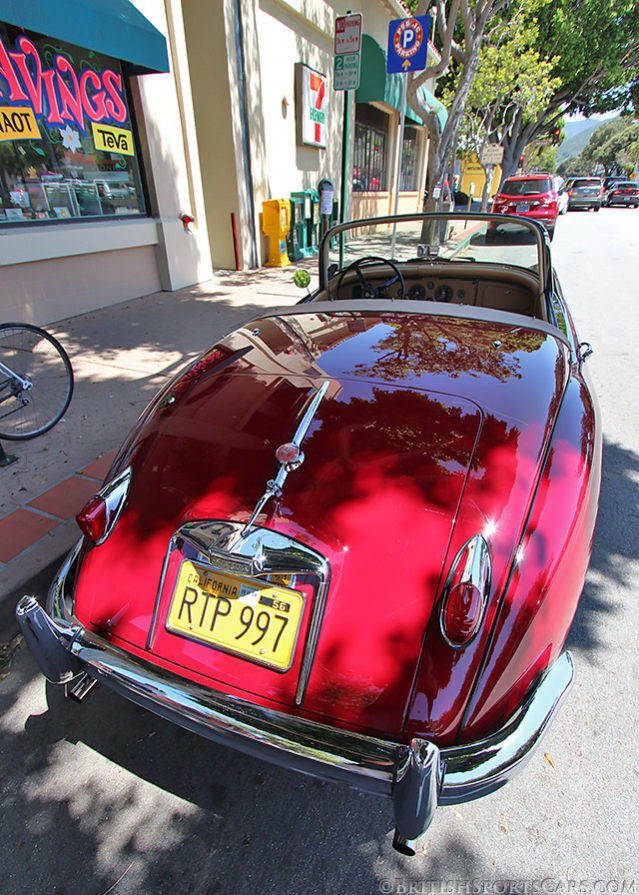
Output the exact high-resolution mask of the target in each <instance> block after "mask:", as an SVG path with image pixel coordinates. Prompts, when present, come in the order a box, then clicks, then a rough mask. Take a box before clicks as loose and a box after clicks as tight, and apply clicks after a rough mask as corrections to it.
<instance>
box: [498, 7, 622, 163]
mask: <svg viewBox="0 0 639 895" xmlns="http://www.w3.org/2000/svg"><path fill="white" fill-rule="evenodd" d="M535 17H536V20H537V23H538V26H539V36H538V41H537V49H538V50H539V53H540V55H541V57H542V58H543V59H545V60H547V61H548V60H552V61H553V67H552V76H553V77H555V78H558V79H559V80H560V86H559V87H558V88H557V89H556V90H555V91H554V93H553V95H552V97H551V98H550V101H549V102H548V103H547V105H546V107H545V108H544V109H542V110H540V111H539V112H538V113H537V114H536V115H533V116H530V115H527V114H526V111H525V110H522V112H521V114H519V115H518V116H516V118H515V120H514V121H513V125H512V128H511V129H510V131H509V133H508V134H507V135H506V137H505V139H504V140H503V145H504V148H505V153H504V163H503V166H502V167H503V174H504V176H508V175H509V174H511V173H512V172H513V171H514V170H515V169H516V166H517V159H518V157H519V155H520V154H521V153H522V152H523V150H524V148H525V146H527V145H528V144H529V143H531V142H532V141H533V140H535V139H537V138H539V137H540V136H544V135H549V134H551V133H552V131H553V130H554V128H555V126H556V124H557V122H558V121H559V120H560V119H561V118H562V117H563V115H565V114H567V113H571V112H577V111H580V112H583V113H584V114H586V115H592V114H594V113H596V112H606V111H609V110H611V109H631V108H634V101H635V99H639V3H638V2H637V0H553V2H552V3H549V4H546V5H544V6H542V7H541V8H540V9H539V10H538V11H537V13H536V16H535Z"/></svg>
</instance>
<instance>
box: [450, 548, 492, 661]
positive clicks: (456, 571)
mask: <svg viewBox="0 0 639 895" xmlns="http://www.w3.org/2000/svg"><path fill="white" fill-rule="evenodd" d="M491 578H492V560H491V557H490V550H489V548H488V544H487V543H486V541H485V540H484V538H483V537H482V536H481V535H475V537H474V538H471V539H470V540H469V541H466V543H465V544H464V546H463V547H462V548H461V550H460V551H459V553H458V554H457V556H456V557H455V559H454V560H453V563H452V565H451V568H450V571H449V573H448V576H447V578H446V583H445V584H444V593H443V599H442V604H441V609H440V616H439V626H440V630H441V633H442V635H443V637H444V640H445V641H446V642H447V643H448V645H449V646H452V647H453V649H460V648H461V647H463V646H466V644H467V643H470V641H471V640H472V639H473V637H474V636H475V634H476V633H477V632H478V631H479V628H480V625H481V622H482V619H483V617H484V611H485V609H486V602H487V600H488V593H489V591H490V583H491Z"/></svg>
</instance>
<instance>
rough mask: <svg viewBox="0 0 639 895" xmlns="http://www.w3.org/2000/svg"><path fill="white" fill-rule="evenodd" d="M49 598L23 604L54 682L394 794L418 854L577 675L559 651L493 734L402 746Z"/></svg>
mask: <svg viewBox="0 0 639 895" xmlns="http://www.w3.org/2000/svg"><path fill="white" fill-rule="evenodd" d="M70 559H71V557H70ZM69 564H70V563H69ZM57 583H58V584H60V579H58V582H57ZM59 595H60V594H59V591H58V593H57V596H58V597H59ZM52 605H53V612H52V614H51V615H49V614H47V613H46V612H45V611H44V609H42V607H41V606H40V605H39V604H38V603H37V602H36V600H35V599H34V598H33V597H28V596H27V597H23V598H22V600H21V601H20V603H19V604H18V607H17V610H16V615H17V618H18V621H19V623H20V627H21V629H22V633H23V635H24V638H25V640H26V642H27V644H28V646H29V648H30V650H31V652H32V653H33V654H34V656H35V658H36V660H37V661H38V664H39V666H40V669H41V671H42V673H43V674H44V675H45V677H47V678H48V679H49V680H51V681H53V682H54V683H65V682H69V681H70V680H72V679H73V678H74V677H75V676H77V675H79V674H88V675H89V676H90V677H91V678H94V679H96V680H97V681H99V682H101V683H104V684H106V685H107V686H108V687H110V688H111V689H113V690H115V691H116V692H118V693H120V694H121V695H123V696H125V697H126V698H127V699H129V700H131V701H132V702H134V703H136V704H137V705H140V706H143V707H144V708H147V709H150V710H151V711H153V712H155V713H156V714H158V715H161V716H162V717H164V718H167V719H168V720H170V721H173V722H175V723H177V724H180V725H181V726H182V727H185V728H187V729H188V730H191V731H194V732H195V733H199V734H201V735H203V736H205V737H208V738H209V739H211V740H214V741H216V742H219V743H222V744H224V745H229V746H232V747H233V748H236V749H239V750H241V751H242V752H246V753H248V754H249V755H254V756H255V757H257V758H261V759H266V760H268V761H271V762H274V763H275V764H279V765H282V766H284V767H287V768H292V769H294V770H297V771H301V772H303V773H307V774H311V775H312V776H315V777H319V778H322V779H325V780H334V781H343V782H346V783H348V784H350V785H352V786H355V787H356V788H358V789H361V790H364V791H366V792H370V793H376V794H379V795H386V796H390V797H391V798H392V800H393V805H394V809H395V822H396V827H397V830H396V835H395V845H396V847H398V848H399V849H400V850H402V851H404V852H406V853H411V852H410V846H409V844H408V842H409V841H410V840H413V839H415V838H417V836H419V835H420V834H421V833H422V832H423V831H424V830H425V829H426V828H427V826H428V825H429V823H430V821H431V820H432V817H433V813H434V811H435V808H436V807H437V805H438V804H440V805H451V804H456V803H459V802H465V801H468V800H470V799H475V798H478V797H479V796H483V795H486V794H487V793H490V792H493V791H494V790H496V789H498V788H499V787H500V786H503V784H504V783H506V782H507V781H508V780H509V779H510V777H512V776H513V774H514V773H515V772H516V771H517V770H519V768H520V767H522V766H523V765H524V764H525V762H526V760H527V759H528V758H529V757H530V755H531V753H532V750H533V748H534V747H535V745H536V744H537V742H538V741H539V739H540V738H541V736H542V735H543V733H544V731H545V730H546V728H547V727H548V725H549V724H550V722H551V721H552V719H553V717H554V715H555V713H556V711H557V709H558V708H559V706H560V705H561V703H562V701H563V699H564V697H565V696H566V694H567V693H568V690H569V689H570V686H571V684H572V679H573V673H574V669H573V663H572V659H571V657H570V654H569V653H567V652H564V653H562V655H561V656H560V657H559V658H558V659H557V661H556V662H555V663H554V665H553V666H552V667H551V668H550V669H549V670H548V671H547V673H546V674H545V675H544V677H543V678H542V679H541V680H540V681H539V683H538V684H537V686H536V687H535V689H534V690H533V691H532V693H531V694H530V695H529V696H528V698H527V699H526V701H525V703H523V704H522V705H521V707H520V708H519V710H518V711H517V712H516V713H515V715H513V716H512V718H511V719H510V720H509V721H508V723H507V724H505V725H504V726H503V727H502V728H501V729H500V730H498V731H497V732H496V733H494V734H493V735H492V736H490V737H487V738H486V739H483V740H479V741H477V742H474V743H469V744H466V745H463V746H454V747H451V748H445V749H439V748H438V747H437V746H436V745H435V744H434V743H431V742H429V741H427V740H423V739H414V740H412V741H411V742H410V743H409V744H406V745H404V744H397V743H394V742H389V741H385V740H381V739H377V738H375V737H369V736H364V735H362V734H358V733H352V732H349V731H345V730H341V729H339V728H334V727H330V726H328V725H325V724H319V723H317V722H314V721H308V720H306V719H303V718H298V717H295V716H293V715H289V714H286V713H284V712H279V711H275V710H273V709H268V708H264V707H263V706H259V705H255V704H253V703H251V702H248V701H246V700H243V699H239V698H237V697H233V696H228V695H225V694H223V693H220V692H217V691H215V690H211V689H209V688H208V687H205V686H202V685H199V684H195V683H192V682H191V681H188V680H186V679H184V678H182V677H179V676H178V675H175V674H172V673H171V672H168V671H165V670H164V669H162V668H158V667H157V666H155V665H152V664H151V663H150V662H147V661H144V660H142V659H139V658H137V657H135V656H132V655H131V654H130V653H127V652H125V651H124V650H122V649H120V648H119V647H116V646H113V644H111V643H109V641H107V640H106V639H104V638H103V637H100V636H99V635H97V634H94V633H92V632H90V631H87V630H85V629H84V628H83V627H82V626H81V625H80V624H79V623H77V621H75V620H74V619H72V618H69V616H68V613H67V612H64V611H63V609H62V602H61V600H59V599H56V594H54V599H53V603H52ZM56 609H58V610H59V611H56ZM64 615H66V616H67V617H66V618H65V617H63V616H64Z"/></svg>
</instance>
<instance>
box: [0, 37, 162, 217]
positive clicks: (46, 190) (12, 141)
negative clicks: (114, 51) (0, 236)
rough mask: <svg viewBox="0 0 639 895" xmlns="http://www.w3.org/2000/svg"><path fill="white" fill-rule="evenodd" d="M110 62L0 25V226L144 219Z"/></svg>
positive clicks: (116, 74) (123, 103)
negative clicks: (129, 217) (110, 218)
mask: <svg viewBox="0 0 639 895" xmlns="http://www.w3.org/2000/svg"><path fill="white" fill-rule="evenodd" d="M136 153H137V150H136V146H135V141H134V138H133V121H132V117H131V114H130V112H129V108H128V102H127V98H126V92H125V87H124V76H123V74H122V69H121V66H120V63H119V61H117V60H116V59H112V58H110V57H107V56H103V55H101V54H100V53H96V52H94V51H93V50H86V49H81V48H79V47H75V46H71V45H70V44H66V43H64V42H62V41H59V40H55V39H53V38H49V37H43V36H41V35H37V34H33V33H28V32H25V31H23V30H21V29H19V28H15V27H13V26H11V25H5V24H2V23H0V224H16V223H25V222H29V221H42V220H52V219H58V220H61V219H66V218H74V219H81V218H89V217H90V218H95V217H102V216H118V215H120V216H121V215H136V214H138V215H139V214H144V213H145V206H144V196H143V192H142V184H141V180H140V170H139V166H138V162H137V158H136Z"/></svg>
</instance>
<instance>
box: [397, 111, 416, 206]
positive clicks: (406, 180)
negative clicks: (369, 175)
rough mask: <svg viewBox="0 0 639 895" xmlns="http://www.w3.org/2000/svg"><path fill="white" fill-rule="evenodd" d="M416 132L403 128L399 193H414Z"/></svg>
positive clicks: (412, 129)
mask: <svg viewBox="0 0 639 895" xmlns="http://www.w3.org/2000/svg"><path fill="white" fill-rule="evenodd" d="M417 149H418V143H417V130H416V129H415V128H414V127H405V128H404V141H403V144H402V173H401V177H400V181H399V189H400V192H415V190H416V189H417Z"/></svg>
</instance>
